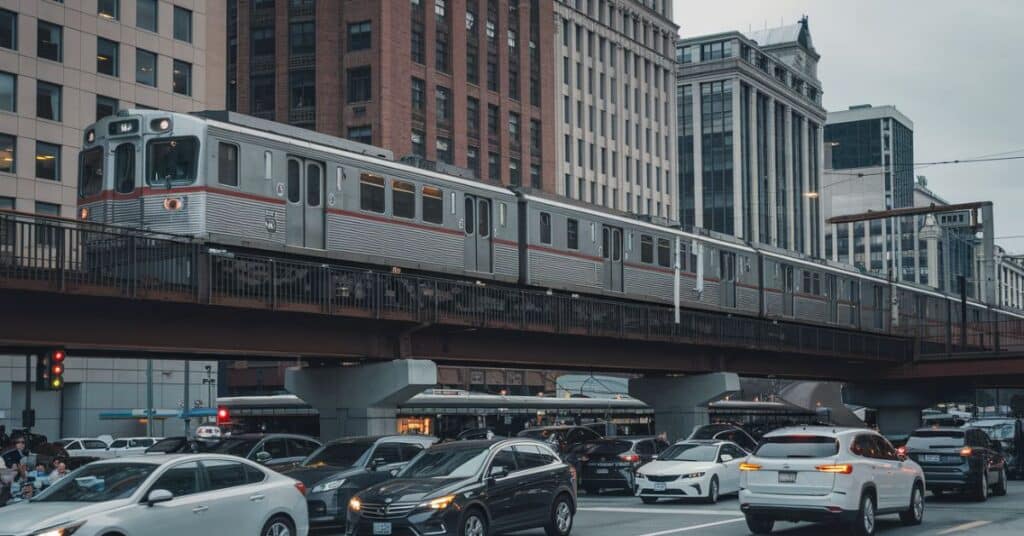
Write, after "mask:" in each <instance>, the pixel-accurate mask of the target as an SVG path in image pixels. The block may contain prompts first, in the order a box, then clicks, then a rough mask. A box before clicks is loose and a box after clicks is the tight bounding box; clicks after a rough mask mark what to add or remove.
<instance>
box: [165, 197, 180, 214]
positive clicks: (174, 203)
mask: <svg viewBox="0 0 1024 536" xmlns="http://www.w3.org/2000/svg"><path fill="white" fill-rule="evenodd" d="M184 208H185V198H184V197H165V198H164V210H168V211H170V212H178V211H180V210H182V209H184Z"/></svg>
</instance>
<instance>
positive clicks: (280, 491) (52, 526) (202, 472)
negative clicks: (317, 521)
mask: <svg viewBox="0 0 1024 536" xmlns="http://www.w3.org/2000/svg"><path fill="white" fill-rule="evenodd" d="M0 519H2V522H0V524H2V525H3V528H2V529H0V530H2V531H3V533H4V534H11V535H13V536H39V535H46V536H60V535H67V534H74V536H107V535H110V534H126V535H132V536H134V535H138V534H145V535H151V536H158V535H167V536H180V535H182V534H231V535H233V536H234V535H245V536H249V535H251V536H307V534H308V533H309V517H308V515H307V513H306V496H305V486H303V485H302V483H300V482H298V481H296V480H293V479H291V478H288V477H286V476H284V475H281V474H279V473H275V472H274V471H270V470H267V469H264V468H263V467H261V466H259V465H258V464H255V463H252V462H250V461H248V460H243V459H240V458H237V457H234V456H224V455H220V454H192V455H183V456H181V455H179V456H167V455H161V456H136V457H126V458H117V459H114V460H100V461H97V462H93V463H90V464H88V465H86V466H84V467H82V468H80V469H78V470H76V471H74V472H73V473H71V474H69V475H68V476H66V477H64V478H62V479H60V480H58V481H57V482H56V483H55V484H53V485H52V486H50V487H49V488H46V489H45V490H43V492H42V493H40V494H39V495H37V496H36V497H35V498H33V499H32V501H31V502H22V503H18V504H16V505H13V506H8V507H7V508H4V509H3V512H2V514H0Z"/></svg>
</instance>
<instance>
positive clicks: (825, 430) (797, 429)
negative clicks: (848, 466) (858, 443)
mask: <svg viewBox="0 0 1024 536" xmlns="http://www.w3.org/2000/svg"><path fill="white" fill-rule="evenodd" d="M857 433H861V434H863V433H874V434H878V435H881V434H879V433H878V432H877V431H875V430H871V429H870V428H847V427H842V426H790V427H786V428H779V429H778V430H774V431H771V432H768V433H767V434H765V435H764V437H766V438H767V437H779V436H788V435H807V434H814V435H820V436H827V437H840V436H846V435H850V434H857Z"/></svg>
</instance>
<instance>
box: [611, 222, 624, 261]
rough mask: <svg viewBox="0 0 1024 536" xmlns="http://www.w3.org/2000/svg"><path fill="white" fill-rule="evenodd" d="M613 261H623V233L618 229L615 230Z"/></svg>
mask: <svg viewBox="0 0 1024 536" xmlns="http://www.w3.org/2000/svg"><path fill="white" fill-rule="evenodd" d="M612 260H613V261H615V262H619V261H621V260H622V231H620V230H618V229H615V231H614V236H613V239H612Z"/></svg>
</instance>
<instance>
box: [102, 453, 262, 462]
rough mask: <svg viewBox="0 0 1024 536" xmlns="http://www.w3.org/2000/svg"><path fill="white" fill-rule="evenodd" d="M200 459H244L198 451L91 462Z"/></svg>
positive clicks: (233, 460) (235, 460) (234, 460)
mask: <svg viewBox="0 0 1024 536" xmlns="http://www.w3.org/2000/svg"><path fill="white" fill-rule="evenodd" d="M193 460H195V461H201V460H225V461H232V462H237V461H240V460H244V458H239V457H238V456H231V455H228V454H214V453H199V454H146V455H144V456H124V457H121V458H111V459H106V460H96V461H94V462H92V463H91V464H90V465H92V464H114V463H152V464H154V465H163V464H165V463H168V462H177V461H193Z"/></svg>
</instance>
